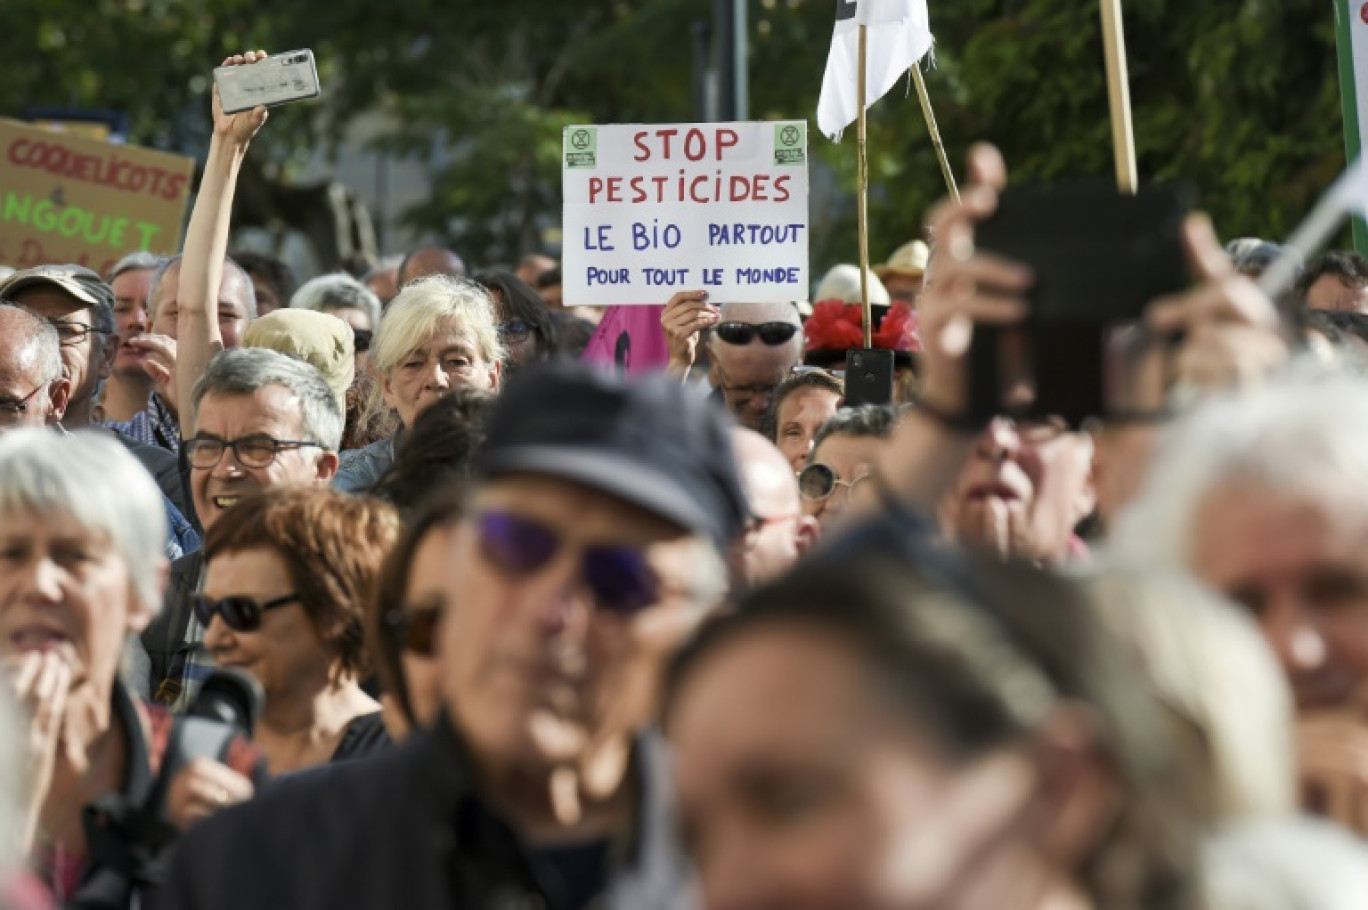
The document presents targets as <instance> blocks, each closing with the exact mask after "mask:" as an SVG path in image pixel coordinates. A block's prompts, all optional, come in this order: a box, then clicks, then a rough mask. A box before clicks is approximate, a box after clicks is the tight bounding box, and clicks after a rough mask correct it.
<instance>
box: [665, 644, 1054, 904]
mask: <svg viewBox="0 0 1368 910" xmlns="http://www.w3.org/2000/svg"><path fill="white" fill-rule="evenodd" d="M885 694H887V692H886V690H884V689H882V688H881V687H880V686H878V685H877V684H876V680H875V679H874V678H873V677H872V676H871V675H870V673H869V670H868V669H867V666H866V664H865V663H864V662H862V661H861V660H860V659H859V658H858V657H857V656H856V655H855V653H854V652H853V651H852V650H851V649H850V648H848V647H846V646H844V645H843V644H841V643H839V639H837V638H835V637H833V636H832V635H831V634H830V633H828V632H827V631H826V630H815V629H810V628H807V627H805V626H803V625H801V624H798V623H785V622H779V623H775V624H774V625H773V626H771V627H768V628H763V629H760V630H752V631H750V632H747V633H743V634H742V635H740V636H739V637H738V638H736V639H735V640H734V641H732V642H729V643H728V644H726V645H723V646H721V647H720V648H719V649H718V650H717V651H715V652H714V653H713V654H712V655H710V656H709V657H707V658H705V659H704V660H703V662H702V663H700V664H698V665H697V666H696V667H695V668H694V669H693V670H692V671H691V674H690V675H689V676H688V677H687V678H686V679H685V681H684V683H683V686H682V688H681V689H680V690H679V691H678V692H677V695H676V698H675V700H674V702H673V705H672V708H671V712H670V716H669V718H668V721H667V730H668V733H669V736H670V739H671V742H672V744H673V746H674V751H675V758H676V763H675V768H676V784H677V790H678V794H679V800H680V811H681V819H682V823H683V831H684V838H685V845H686V847H687V849H688V850H689V852H690V853H691V854H692V858H693V860H694V862H695V863H696V866H697V869H698V873H699V876H700V880H701V885H702V891H703V895H704V903H705V905H706V907H707V908H708V910H742V908H747V910H749V908H779V907H782V908H785V910H884V908H887V910H895V908H896V910H933V908H934V910H945V908H956V910H960V908H974V910H980V908H989V907H991V908H992V910H1016V908H1018V907H1028V906H1029V907H1035V906H1038V905H1037V904H1036V903H1035V900H1036V899H1038V898H1039V897H1040V895H1039V894H1035V895H1034V897H1032V896H1031V895H1030V894H1029V893H1028V892H1030V890H1031V889H1030V888H1023V887H1020V884H1021V881H1020V879H1018V880H1016V882H1015V886H1014V887H1010V888H1009V889H1008V890H1009V891H1013V892H1021V894H1020V899H1021V903H1020V904H1018V903H1016V902H1015V898H1014V899H1013V900H1012V901H1008V902H1006V903H1004V902H1002V900H1001V898H1002V897H1003V889H1002V873H1003V870H1004V869H1005V868H1011V867H1010V866H1008V865H1007V863H1008V862H1009V860H1008V857H1017V858H1020V856H1019V854H1022V853H1025V852H1026V851H1027V850H1028V848H1026V847H1024V846H1023V844H1022V841H1026V840H1028V839H1032V838H1038V837H1039V836H1040V834H1041V832H1040V831H1039V830H1033V829H1037V828H1038V825H1037V824H1036V822H1037V821H1039V818H1040V817H1043V816H1042V813H1033V812H1032V811H1031V810H1032V807H1031V806H1030V805H1029V803H1030V801H1031V799H1032V795H1033V790H1034V788H1035V787H1036V780H1035V772H1034V771H1033V769H1032V768H1031V767H1030V765H1029V763H1028V761H1027V759H1026V758H1025V756H1024V755H1023V754H1018V753H1016V752H1014V751H1013V752H998V753H994V754H990V755H988V756H986V757H984V758H981V759H978V760H975V761H971V762H967V763H964V764H963V765H962V766H958V767H957V766H956V765H955V763H953V762H951V761H949V760H947V759H945V758H943V757H942V756H941V755H940V754H939V753H938V750H937V749H936V748H935V747H934V746H933V745H932V743H931V741H930V740H929V739H928V738H926V737H925V736H924V734H922V733H921V732H920V731H919V730H917V729H916V726H915V724H913V723H910V722H909V721H908V719H907V717H906V714H905V712H900V711H899V710H898V709H896V708H894V707H893V705H894V700H893V699H890V698H885V697H883V695H885ZM1037 808H1038V807H1037ZM1012 871H1014V872H1016V873H1021V871H1022V870H1021V869H1020V868H1015V869H1013V870H1012ZM1028 877H1029V876H1028ZM993 880H996V882H997V883H996V884H995V885H994V884H989V882H991V881H993ZM1009 881H1010V879H1009ZM1037 881H1038V880H1037ZM983 886H986V888H987V890H989V891H993V892H995V893H994V899H993V900H992V901H991V902H989V903H985V902H983V900H982V898H984V897H985V895H984V894H981V893H980V894H977V895H976V889H977V888H980V887H983Z"/></svg>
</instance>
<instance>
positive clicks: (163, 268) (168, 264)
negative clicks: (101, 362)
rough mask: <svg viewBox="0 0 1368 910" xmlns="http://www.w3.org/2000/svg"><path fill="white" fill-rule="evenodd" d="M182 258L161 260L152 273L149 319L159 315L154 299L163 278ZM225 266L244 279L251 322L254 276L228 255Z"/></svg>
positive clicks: (249, 320) (255, 312)
mask: <svg viewBox="0 0 1368 910" xmlns="http://www.w3.org/2000/svg"><path fill="white" fill-rule="evenodd" d="M182 258H183V257H182V255H181V254H180V253H177V254H176V255H174V256H169V257H167V258H166V259H163V260H161V264H160V265H158V266H157V270H156V271H155V272H153V273H152V281H151V283H149V284H148V285H147V318H148V319H155V318H156V317H157V311H156V309H154V308H153V305H152V301H154V300H156V299H157V291H158V289H160V288H161V283H162V279H163V278H165V277H166V273H167V272H169V271H170V270H171V268H172V267H175V268H177V269H179V268H180V264H181V259H182ZM223 267H224V269H232V270H233V271H234V272H236V273H237V275H238V277H239V278H240V279H242V282H243V285H244V286H245V287H246V288H247V321H248V322H251V321H252V320H253V319H255V318H257V302H256V285H254V284H252V276H251V275H249V274H247V270H246V269H244V268H243V267H242V266H240V265H238V264H237V263H236V262H234V261H233V260H232V259H229V258H228V257H226V256H225V257H224V259H223ZM110 280H111V281H112V280H113V279H112V278H111V279H110Z"/></svg>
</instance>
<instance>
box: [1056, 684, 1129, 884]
mask: <svg viewBox="0 0 1368 910" xmlns="http://www.w3.org/2000/svg"><path fill="white" fill-rule="evenodd" d="M1035 752H1036V766H1037V769H1038V772H1039V796H1038V800H1037V810H1038V811H1039V812H1040V813H1041V823H1040V825H1039V826H1038V828H1037V830H1036V834H1037V839H1036V842H1037V843H1038V844H1039V846H1040V849H1041V850H1043V851H1044V852H1045V853H1046V854H1047V855H1048V856H1049V858H1050V859H1051V860H1053V864H1054V865H1056V866H1057V867H1058V868H1063V869H1074V868H1077V867H1078V866H1079V865H1080V864H1082V863H1083V861H1084V860H1085V859H1086V857H1087V855H1088V853H1089V851H1090V850H1091V849H1092V847H1093V845H1094V844H1096V843H1097V842H1098V840H1099V839H1100V838H1101V837H1103V836H1104V835H1105V834H1106V832H1107V831H1108V829H1110V828H1111V827H1112V825H1113V824H1114V823H1115V821H1116V816H1117V813H1118V812H1119V811H1120V808H1121V804H1122V797H1121V788H1120V786H1119V784H1118V782H1117V780H1116V775H1115V772H1114V771H1113V770H1112V769H1111V766H1110V764H1109V762H1108V760H1107V758H1106V757H1105V756H1104V755H1103V754H1102V748H1101V745H1100V735H1099V733H1098V731H1097V726H1096V723H1095V722H1094V721H1093V719H1092V717H1091V715H1090V714H1089V713H1088V712H1087V711H1086V710H1085V709H1084V708H1083V707H1082V706H1079V705H1072V704H1068V703H1062V704H1059V705H1057V706H1055V707H1054V708H1053V709H1051V711H1050V715H1049V717H1047V718H1046V719H1045V722H1044V723H1042V724H1041V725H1040V727H1039V729H1038V730H1037V733H1036V737H1035Z"/></svg>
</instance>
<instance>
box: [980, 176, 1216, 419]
mask: <svg viewBox="0 0 1368 910" xmlns="http://www.w3.org/2000/svg"><path fill="white" fill-rule="evenodd" d="M1195 202H1196V192H1195V191H1194V190H1193V189H1192V188H1191V187H1190V186H1187V185H1181V184H1180V185H1174V186H1157V187H1151V188H1147V189H1144V190H1141V191H1140V193H1138V194H1137V195H1135V196H1126V195H1122V194H1120V193H1118V192H1117V191H1116V189H1115V188H1114V187H1111V186H1108V185H1106V184H1104V183H1100V182H1099V183H1091V182H1089V183H1073V184H1062V185H1058V186H1041V187H1025V188H1022V189H1016V190H1008V191H1006V192H1004V193H1003V194H1002V196H1001V198H1000V200H999V206H998V211H997V212H996V213H995V214H994V216H993V217H992V218H990V219H988V220H987V221H985V222H984V223H983V224H981V225H979V228H978V230H977V231H976V240H975V243H976V246H977V247H978V248H979V249H980V250H984V251H986V252H991V253H994V254H997V255H999V256H1003V257H1005V258H1008V259H1013V260H1016V261H1018V262H1022V263H1025V264H1026V265H1029V266H1030V267H1031V269H1032V271H1033V272H1034V274H1035V276H1036V283H1035V285H1034V286H1033V287H1032V289H1031V292H1030V294H1029V300H1030V305H1031V315H1030V318H1029V320H1028V321H1027V323H1026V324H1025V325H1023V326H1021V327H1019V328H1013V329H993V328H988V327H979V328H977V329H976V330H975V340H974V346H973V350H972V352H971V355H970V372H971V375H970V377H969V378H970V383H969V386H970V396H971V410H972V412H973V414H974V415H975V416H977V417H979V418H984V419H986V418H988V417H990V416H992V415H995V414H1008V415H1014V416H1033V417H1043V416H1050V417H1063V418H1064V419H1065V420H1067V421H1068V422H1069V423H1071V424H1073V425H1075V426H1076V425H1078V424H1081V423H1082V422H1083V421H1085V420H1086V419H1088V418H1089V417H1095V416H1100V415H1101V414H1103V413H1104V411H1105V405H1106V402H1105V391H1104V388H1105V387H1104V372H1105V349H1106V339H1107V338H1108V337H1109V335H1110V333H1111V332H1112V331H1113V329H1114V328H1115V327H1116V326H1118V325H1124V324H1126V323H1131V322H1135V321H1136V320H1138V319H1139V318H1140V317H1141V315H1142V314H1143V313H1144V310H1145V307H1146V306H1148V305H1149V304H1150V303H1151V302H1152V301H1154V300H1155V299H1157V298H1159V297H1163V296H1165V295H1167V294H1174V293H1178V292H1180V291H1182V290H1183V289H1184V288H1186V287H1187V286H1188V282H1189V277H1188V267H1187V259H1186V255H1185V253H1184V251H1183V243H1182V226H1183V220H1184V219H1185V218H1186V217H1187V215H1188V213H1189V212H1191V211H1192V209H1193V207H1194V205H1195Z"/></svg>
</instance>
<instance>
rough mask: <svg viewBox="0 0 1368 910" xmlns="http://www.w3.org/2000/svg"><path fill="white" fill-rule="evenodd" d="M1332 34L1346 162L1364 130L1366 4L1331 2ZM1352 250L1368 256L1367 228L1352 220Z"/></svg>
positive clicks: (1367, 114)
mask: <svg viewBox="0 0 1368 910" xmlns="http://www.w3.org/2000/svg"><path fill="white" fill-rule="evenodd" d="M1335 31H1336V36H1337V44H1338V45H1339V70H1340V101H1341V106H1342V108H1343V111H1344V146H1345V151H1346V153H1347V155H1348V158H1349V161H1351V162H1352V161H1355V160H1357V159H1358V158H1359V156H1360V155H1361V154H1362V152H1363V150H1364V147H1365V143H1364V138H1365V137H1364V135H1363V134H1364V130H1368V3H1365V2H1364V0H1335ZM1354 247H1355V248H1356V249H1357V250H1358V251H1359V252H1360V253H1368V225H1365V223H1364V220H1363V216H1362V214H1356V215H1355V216H1354Z"/></svg>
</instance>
